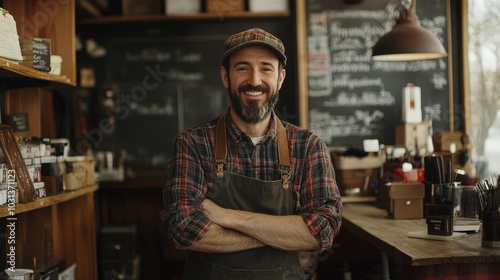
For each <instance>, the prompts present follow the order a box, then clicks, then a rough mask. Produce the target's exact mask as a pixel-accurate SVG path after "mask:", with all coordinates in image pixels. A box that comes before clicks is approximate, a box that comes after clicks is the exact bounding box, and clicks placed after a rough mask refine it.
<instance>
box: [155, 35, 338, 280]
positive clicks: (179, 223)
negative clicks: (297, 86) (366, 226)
mask: <svg viewBox="0 0 500 280" xmlns="http://www.w3.org/2000/svg"><path fill="white" fill-rule="evenodd" d="M286 61H287V57H286V55H285V48H284V46H283V43H282V42H281V40H279V39H278V38H276V37H275V36H274V35H272V34H270V33H268V32H266V31H264V30H262V29H259V28H253V29H249V30H246V31H242V32H240V33H237V34H234V35H232V36H230V37H229V38H228V39H227V40H226V42H225V43H224V51H223V58H222V67H221V70H220V73H221V78H222V83H223V85H224V86H225V87H226V88H227V89H228V93H229V98H230V100H231V106H230V107H229V109H228V110H227V112H226V113H225V114H224V115H222V116H221V117H220V118H218V119H216V120H213V121H211V122H208V123H206V124H203V125H200V126H198V127H195V128H191V129H187V130H185V131H183V132H181V133H179V134H178V135H177V137H176V138H175V140H174V146H173V154H172V156H171V157H170V158H169V160H168V162H167V184H166V186H165V188H164V189H163V202H164V206H165V209H164V211H163V213H162V218H163V219H164V221H165V222H166V223H167V225H168V227H169V232H170V234H171V237H172V238H173V241H174V244H175V246H176V247H177V248H178V249H180V250H187V251H188V253H187V259H186V263H185V268H184V279H197V280H198V279H216V280H224V279H231V280H233V279H259V280H261V279H262V280H266V279H269V280H271V279H272V280H275V279H276V280H278V279H279V280H281V279H305V275H304V272H303V270H302V268H301V266H300V263H299V258H298V254H299V252H300V251H318V252H322V251H325V250H328V249H329V248H330V247H331V246H332V243H333V239H334V237H335V236H336V235H337V234H338V231H339V228H340V225H341V212H342V202H341V200H340V195H339V190H338V187H337V184H336V181H335V177H334V170H333V165H332V162H331V158H330V153H329V151H328V149H327V147H326V145H325V143H324V142H323V140H321V139H320V138H319V137H318V136H317V135H315V134H313V133H311V132H310V131H308V130H305V129H303V128H300V127H297V126H295V125H292V124H290V123H287V122H284V121H281V120H280V119H278V117H277V115H276V114H275V113H274V112H273V110H274V107H275V105H276V102H277V101H278V97H279V90H280V88H281V85H282V84H283V81H284V80H285V76H286V71H285V66H286Z"/></svg>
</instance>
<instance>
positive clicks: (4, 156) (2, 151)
mask: <svg viewBox="0 0 500 280" xmlns="http://www.w3.org/2000/svg"><path fill="white" fill-rule="evenodd" d="M0 162H2V163H5V165H6V172H9V170H11V171H14V172H15V179H16V183H17V188H18V192H17V193H18V195H19V203H27V202H30V201H33V200H35V199H36V192H35V187H34V186H33V182H32V180H31V178H30V175H29V172H28V168H26V164H25V163H24V159H23V157H22V155H21V151H20V150H19V146H18V145H17V141H16V138H15V137H14V132H13V130H12V128H11V127H10V126H8V125H5V124H0ZM8 174H9V173H7V174H6V175H8ZM8 182H9V181H8V180H7V183H8Z"/></svg>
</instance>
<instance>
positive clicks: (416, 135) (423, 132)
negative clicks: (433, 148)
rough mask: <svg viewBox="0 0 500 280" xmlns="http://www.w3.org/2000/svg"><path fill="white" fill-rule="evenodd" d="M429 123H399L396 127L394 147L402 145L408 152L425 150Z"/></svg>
mask: <svg viewBox="0 0 500 280" xmlns="http://www.w3.org/2000/svg"><path fill="white" fill-rule="evenodd" d="M428 136H429V123H428V122H421V123H401V124H397V125H396V145H402V146H404V147H405V148H408V149H410V150H415V147H418V148H419V149H425V150H427V138H428Z"/></svg>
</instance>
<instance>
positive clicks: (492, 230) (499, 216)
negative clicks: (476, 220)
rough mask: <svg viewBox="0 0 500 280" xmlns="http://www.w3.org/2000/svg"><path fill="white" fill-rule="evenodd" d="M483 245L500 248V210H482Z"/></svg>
mask: <svg viewBox="0 0 500 280" xmlns="http://www.w3.org/2000/svg"><path fill="white" fill-rule="evenodd" d="M482 219H483V227H482V229H481V232H482V233H481V245H482V246H484V247H493V248H500V212H498V211H482Z"/></svg>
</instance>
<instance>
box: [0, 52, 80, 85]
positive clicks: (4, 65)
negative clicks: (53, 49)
mask: <svg viewBox="0 0 500 280" xmlns="http://www.w3.org/2000/svg"><path fill="white" fill-rule="evenodd" d="M0 79H1V80H2V81H3V84H4V85H5V88H7V89H12V88H23V87H27V86H75V85H76V84H75V81H72V80H71V79H69V78H68V77H67V76H64V75H53V74H50V73H47V72H43V71H38V70H35V69H33V68H30V67H26V66H23V65H19V64H17V63H15V62H13V61H10V60H7V59H3V58H0Z"/></svg>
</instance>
